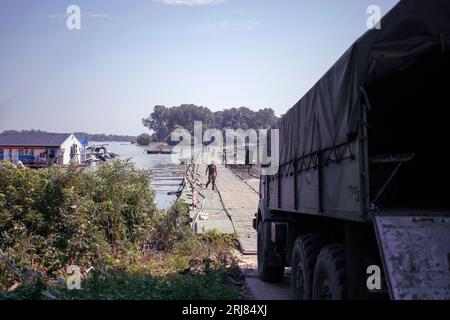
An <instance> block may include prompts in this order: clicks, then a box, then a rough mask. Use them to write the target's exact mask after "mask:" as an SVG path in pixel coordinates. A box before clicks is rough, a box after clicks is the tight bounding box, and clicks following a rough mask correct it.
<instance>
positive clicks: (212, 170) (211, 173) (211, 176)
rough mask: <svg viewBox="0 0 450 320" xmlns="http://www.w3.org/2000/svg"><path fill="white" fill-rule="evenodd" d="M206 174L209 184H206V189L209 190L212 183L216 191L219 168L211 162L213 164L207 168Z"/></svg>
mask: <svg viewBox="0 0 450 320" xmlns="http://www.w3.org/2000/svg"><path fill="white" fill-rule="evenodd" d="M205 174H207V175H208V183H207V184H206V189H208V186H209V184H210V183H211V182H212V189H213V190H216V178H217V167H216V165H215V164H214V162H211V164H209V165H208V166H207V167H206V171H205Z"/></svg>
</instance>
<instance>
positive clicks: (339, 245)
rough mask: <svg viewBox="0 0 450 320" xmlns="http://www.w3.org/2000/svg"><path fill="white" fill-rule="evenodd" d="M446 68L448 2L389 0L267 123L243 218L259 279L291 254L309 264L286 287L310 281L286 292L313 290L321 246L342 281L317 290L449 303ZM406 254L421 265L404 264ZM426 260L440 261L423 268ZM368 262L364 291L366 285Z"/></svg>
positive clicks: (274, 273)
mask: <svg viewBox="0 0 450 320" xmlns="http://www.w3.org/2000/svg"><path fill="white" fill-rule="evenodd" d="M449 75H450V3H449V2H448V1H444V0H442V1H441V0H435V1H430V2H426V3H425V2H424V1H419V0H406V1H401V2H400V3H399V4H398V5H397V6H396V7H395V8H394V9H393V10H392V11H391V12H389V13H388V14H387V15H386V16H385V17H384V18H383V19H382V21H381V30H370V31H368V32H367V33H366V34H365V35H363V36H362V37H361V38H360V39H358V40H357V41H356V42H355V43H354V44H353V45H352V46H351V47H350V49H349V50H347V52H346V53H345V54H344V55H343V56H342V57H341V58H340V59H339V60H338V61H337V62H336V64H335V65H334V66H333V67H332V68H331V69H330V70H329V71H328V72H327V73H326V74H325V75H324V76H323V77H322V79H320V80H319V82H318V83H317V84H316V85H315V86H314V87H313V88H312V89H311V90H310V91H309V92H308V93H307V94H306V95H305V96H304V97H303V98H302V99H301V100H300V101H299V102H298V103H297V104H296V105H295V106H294V107H293V108H292V109H290V110H289V111H288V112H287V113H286V115H285V116H284V117H283V118H282V119H280V121H279V122H278V123H277V124H275V125H274V127H273V129H278V130H279V146H280V148H279V153H280V167H279V170H278V173H277V174H275V175H271V176H261V183H260V204H259V211H258V214H257V216H256V219H255V224H254V226H255V228H257V229H258V233H259V238H258V239H259V247H258V256H259V265H260V270H259V271H260V276H261V277H262V278H263V279H266V280H279V279H280V278H281V276H282V271H283V270H284V267H289V266H290V267H292V268H293V269H295V268H296V267H295V266H293V265H292V264H293V259H294V260H295V263H299V267H301V268H304V269H310V270H306V271H307V272H306V271H305V270H302V272H303V277H305V279H303V281H300V282H298V279H295V275H294V276H293V286H294V287H295V286H296V285H295V283H297V285H298V284H299V283H300V285H303V284H304V282H310V283H308V284H307V285H306V287H307V288H306V289H305V288H303V289H304V290H303V291H305V290H306V291H307V292H306V293H305V292H300V294H298V292H296V294H298V297H300V298H301V297H303V296H304V297H306V298H320V294H319V291H321V290H322V289H323V288H322V289H321V287H320V286H321V285H320V284H314V283H313V282H314V280H313V278H314V279H316V278H317V279H319V280H320V279H322V280H323V279H325V278H326V277H325V276H322V274H321V273H320V272H321V271H320V270H321V265H320V264H321V263H324V268H325V269H326V267H327V260H326V259H327V257H326V254H328V257H334V258H333V259H334V260H333V261H331V260H332V259H331V258H330V259H331V260H330V259H329V262H330V261H331V262H330V263H331V264H333V263H334V264H338V263H337V262H336V261H338V260H339V261H343V262H342V263H345V280H342V279H341V280H342V281H341V280H339V281H340V282H339V283H338V282H336V281H337V280H336V279H337V278H336V279H335V280H336V281H335V282H336V283H338V285H337V288H338V289H336V288H335V289H336V290H334V289H333V288H331V289H330V290H331V291H333V290H334V291H335V293H336V292H337V293H339V294H337V295H334V294H333V292H331V294H327V295H322V296H326V297H331V298H355V299H364V298H380V297H381V298H384V297H391V298H394V299H402V298H403V299H409V298H424V299H425V298H436V297H438V298H445V299H447V298H448V299H450V289H448V288H450V272H448V269H446V268H448V264H450V258H448V257H450V247H448V246H447V245H446V243H448V244H450V228H449V227H448V226H449V221H448V219H447V218H446V217H448V216H449V213H450V205H449V204H448V203H447V202H446V198H447V197H448V193H449V188H448V187H447V185H448V183H449V181H450V169H449V168H450V166H449V165H448V163H446V162H447V161H446V160H445V158H444V157H443V155H444V153H443V152H444V151H445V149H446V146H447V145H448V140H447V137H448V136H449V134H448V133H447V127H448V120H447V117H446V107H447V106H449V105H450V98H449V96H448V94H447V93H446V91H448V88H449V87H450V76H449ZM399 217H400V218H399ZM389 219H390V220H389ZM412 222H414V223H412ZM399 234H402V235H404V237H403V238H402V237H400V236H398V235H399ZM421 237H423V238H424V239H425V238H426V239H428V240H427V241H429V243H428V244H429V245H430V246H431V247H433V248H436V250H435V251H433V252H432V253H430V256H428V255H427V254H426V253H425V252H423V250H424V247H423V246H417V245H415V241H419V240H417V239H422V238H421ZM405 242H406V243H405ZM308 243H309V244H308ZM319 243H320V245H319ZM312 245H314V250H312V249H311V248H312V247H311V246H312ZM402 247H404V252H402V251H401V248H402ZM309 249H311V250H309ZM308 250H309V251H308ZM312 251H314V253H313V252H312ZM322 251H323V252H322ZM325 251H326V252H325ZM302 255H303V258H299V257H300V256H302ZM424 255H425V256H426V259H425V258H423V257H424ZM318 256H319V257H320V259H321V260H320V261H319V262H316V260H317V259H318ZM399 257H402V259H403V260H402V259H400V258H399ZM414 257H417V259H419V260H420V261H418V262H417V264H422V267H421V268H419V269H420V271H422V273H421V272H417V270H416V272H415V273H414V272H413V271H414V270H411V265H412V264H414V263H413V262H411V261H412V260H414V259H413V258H414ZM421 257H422V258H423V259H425V260H427V261H424V260H423V259H422V258H421ZM302 259H303V260H307V261H302ZM394 259H397V260H402V261H400V262H399V263H398V264H397V265H393V264H392V261H393V260H394ZM421 259H422V260H421ZM430 259H431V260H430ZM322 260H323V261H322ZM430 261H433V263H436V264H439V265H440V267H436V268H434V269H433V267H423V265H428V264H430V263H431V262H430ZM342 263H340V264H342ZM308 264H309V265H308ZM317 264H319V265H317ZM431 264H432V263H431ZM431 264H430V265H431ZM314 265H315V266H314ZM374 265H375V266H380V268H381V269H382V278H383V286H382V288H381V289H376V290H373V289H368V286H367V279H368V276H370V274H368V267H370V266H374ZM328 267H330V268H329V269H327V270H326V271H323V272H324V274H326V273H327V272H330V270H332V269H333V268H331V267H332V266H328ZM334 267H336V266H334ZM393 268H394V269H395V268H397V271H395V270H393ZM312 269H314V270H312ZM446 270H447V272H446ZM294 271H295V270H294ZM305 272H306V273H310V274H306V275H305V274H304V273H305ZM339 272H341V271H339ZM408 272H413V275H410V274H409V276H411V277H413V278H414V277H415V278H414V279H415V280H414V281H412V282H411V281H409V282H408V281H406V280H405V279H406V278H407V276H406V275H407V274H408ZM300 273H301V272H300ZM314 273H316V274H315V275H314ZM317 273H319V275H317ZM433 274H434V275H435V277H434V278H433V277H432V276H431V277H432V278H430V275H433ZM328 276H329V277H332V275H329V274H328ZM324 277H325V278H324ZM411 277H409V279H411ZM341 278H342V277H341ZM317 279H316V280H317ZM322 280H321V281H322ZM328 280H329V279H328ZM296 281H297V282H296ZM322 282H323V281H322ZM341 282H342V283H341ZM333 285H334V284H332V285H331V287H332V286H333ZM314 286H315V287H316V291H317V292H316V295H314V294H313V293H312V291H313V289H312V288H311V287H314ZM425 288H429V290H426V289H425ZM433 288H434V289H433ZM446 288H447V289H446ZM433 290H434V291H433ZM294 291H295V288H294ZM297 291H298V290H297ZM322 291H323V290H322ZM411 292H414V295H410V294H409V293H411ZM433 292H434V293H433ZM328 293H329V292H328Z"/></svg>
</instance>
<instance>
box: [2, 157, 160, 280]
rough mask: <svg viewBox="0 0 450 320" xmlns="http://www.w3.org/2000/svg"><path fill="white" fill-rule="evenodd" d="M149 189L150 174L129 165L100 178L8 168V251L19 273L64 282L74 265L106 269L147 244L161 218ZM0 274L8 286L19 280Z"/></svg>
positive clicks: (102, 171) (107, 168) (112, 167)
mask: <svg viewBox="0 0 450 320" xmlns="http://www.w3.org/2000/svg"><path fill="white" fill-rule="evenodd" d="M149 182H150V172H149V171H145V170H137V169H136V168H135V167H134V166H133V165H132V164H131V163H130V162H129V161H113V162H111V163H109V164H107V165H104V166H102V167H100V168H99V170H97V171H94V172H84V171H80V170H79V169H76V168H75V167H70V168H68V169H67V170H66V169H62V168H49V169H42V170H30V169H17V168H14V167H13V166H12V165H11V164H9V163H4V165H3V169H1V170H0V248H1V249H2V250H3V252H4V253H5V254H6V256H7V257H8V258H9V259H10V261H11V262H12V263H13V264H14V265H15V266H16V268H18V269H20V270H24V269H27V268H31V269H33V270H37V271H39V272H41V273H43V274H45V275H48V276H59V275H60V274H61V273H63V272H64V267H65V266H66V265H68V264H75V265H78V266H80V267H86V268H88V267H91V266H95V267H97V268H102V267H104V266H105V265H108V264H109V263H110V261H111V259H114V258H115V257H116V256H118V255H121V254H123V253H124V252H128V251H130V250H133V249H135V250H136V249H140V248H142V247H143V246H144V245H145V244H146V243H147V241H148V237H149V234H150V231H151V228H152V227H151V221H152V217H153V215H154V214H155V213H156V212H157V210H156V208H155V205H154V201H153V191H152V190H151V188H150V186H149ZM0 268H4V266H0ZM0 274H1V275H0V277H1V278H0V283H1V284H5V281H7V280H11V279H10V277H11V276H9V278H8V276H7V275H5V272H1V273H0Z"/></svg>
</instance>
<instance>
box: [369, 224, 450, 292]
mask: <svg viewBox="0 0 450 320" xmlns="http://www.w3.org/2000/svg"><path fill="white" fill-rule="evenodd" d="M374 222H375V223H374V225H375V230H376V235H377V239H378V247H379V249H380V254H381V256H382V260H383V264H384V270H385V274H386V281H387V284H388V288H389V294H390V297H391V299H394V300H415V299H423V300H431V299H439V300H442V299H445V300H447V299H450V218H448V217H423V216H421V217H412V216H408V217H405V216H403V217H400V216H388V217H382V216H377V217H374Z"/></svg>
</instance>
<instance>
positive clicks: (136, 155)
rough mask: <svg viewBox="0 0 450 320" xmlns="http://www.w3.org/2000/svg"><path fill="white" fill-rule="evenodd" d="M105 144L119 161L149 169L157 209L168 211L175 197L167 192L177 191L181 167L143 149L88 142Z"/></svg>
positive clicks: (168, 159) (169, 158) (133, 146)
mask: <svg viewBox="0 0 450 320" xmlns="http://www.w3.org/2000/svg"><path fill="white" fill-rule="evenodd" d="M93 144H106V145H107V149H108V150H109V151H112V152H114V153H117V154H119V157H120V159H128V158H130V159H131V160H132V161H133V162H134V164H135V165H136V167H138V168H140V169H151V170H152V173H153V179H152V183H151V184H152V188H153V190H154V191H155V202H156V205H157V207H158V208H159V209H168V208H170V206H171V205H172V203H173V202H174V201H175V200H176V196H174V195H168V194H167V193H168V192H173V191H177V190H178V188H179V185H180V184H181V182H182V179H183V176H182V174H183V170H184V169H183V166H181V165H180V164H178V163H173V161H172V159H171V155H170V154H146V153H145V149H147V148H148V147H141V146H137V145H135V144H130V143H126V142H90V143H89V145H93Z"/></svg>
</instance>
